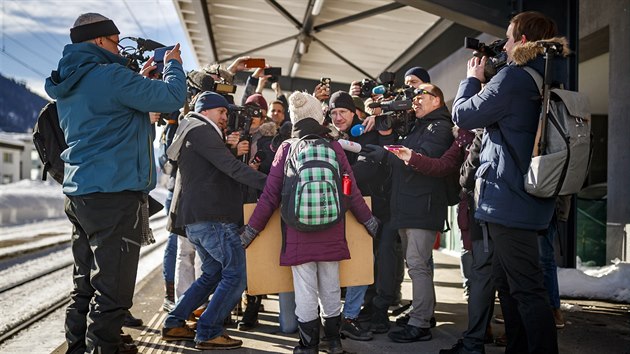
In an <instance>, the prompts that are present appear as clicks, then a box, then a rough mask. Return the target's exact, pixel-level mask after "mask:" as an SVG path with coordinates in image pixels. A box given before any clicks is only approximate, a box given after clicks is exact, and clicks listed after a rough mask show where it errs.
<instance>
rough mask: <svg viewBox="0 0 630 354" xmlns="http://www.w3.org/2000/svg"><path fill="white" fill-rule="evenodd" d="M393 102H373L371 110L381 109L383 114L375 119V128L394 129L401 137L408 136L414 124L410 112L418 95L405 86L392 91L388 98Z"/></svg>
mask: <svg viewBox="0 0 630 354" xmlns="http://www.w3.org/2000/svg"><path fill="white" fill-rule="evenodd" d="M392 95H393V97H394V99H393V100H390V101H384V102H372V103H370V104H369V105H368V107H370V108H380V109H381V110H382V112H383V114H381V115H378V116H376V117H374V118H375V119H374V128H376V130H380V131H383V130H389V129H393V130H394V131H395V132H396V134H398V135H399V136H406V135H407V134H409V131H410V129H411V127H412V125H413V123H414V120H415V119H413V118H414V117H413V115H410V114H409V113H408V111H409V110H410V109H411V108H412V101H411V100H412V99H413V97H414V96H415V95H416V90H415V89H414V88H413V87H411V86H403V87H401V88H398V89H390V90H389V96H388V97H392Z"/></svg>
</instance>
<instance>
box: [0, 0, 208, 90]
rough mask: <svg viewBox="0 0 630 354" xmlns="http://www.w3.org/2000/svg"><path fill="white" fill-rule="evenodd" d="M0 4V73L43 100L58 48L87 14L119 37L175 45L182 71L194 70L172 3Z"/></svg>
mask: <svg viewBox="0 0 630 354" xmlns="http://www.w3.org/2000/svg"><path fill="white" fill-rule="evenodd" d="M0 4H1V5H0V6H1V9H0V11H2V12H1V15H0V73H2V75H4V76H6V77H10V78H13V79H16V80H17V81H22V82H25V83H26V84H27V86H28V87H29V88H30V89H31V90H32V91H34V92H36V93H39V94H40V95H42V96H44V97H45V98H47V99H49V98H48V96H47V95H46V93H45V92H44V80H45V79H46V77H48V76H50V72H51V71H52V70H54V69H56V68H57V63H58V61H59V59H60V58H61V53H62V52H63V46H64V45H65V44H68V43H70V27H72V24H73V23H74V20H75V19H76V18H77V17H78V16H79V15H80V14H82V13H86V12H97V13H100V14H102V15H104V16H106V17H109V18H111V19H112V20H114V23H116V26H117V27H118V29H119V30H120V32H121V34H120V37H121V38H122V37H126V36H130V37H141V38H150V39H153V40H155V41H158V42H160V43H162V44H165V45H171V44H175V43H178V42H179V43H181V47H182V58H183V60H184V68H185V69H186V70H191V69H193V68H194V67H195V66H196V63H195V62H194V59H193V58H194V57H193V55H192V52H191V50H190V47H189V45H188V40H187V39H186V35H185V34H184V32H183V29H182V25H181V24H180V21H179V16H178V15H177V12H176V11H175V6H174V4H173V0H100V1H95V0H59V1H40V0H0ZM125 43H127V44H132V43H133V42H130V41H127V42H125ZM148 54H151V53H150V52H149V53H148Z"/></svg>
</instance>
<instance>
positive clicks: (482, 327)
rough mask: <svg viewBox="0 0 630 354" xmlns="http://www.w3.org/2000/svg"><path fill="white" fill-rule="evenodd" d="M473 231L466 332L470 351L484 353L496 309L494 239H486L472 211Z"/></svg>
mask: <svg viewBox="0 0 630 354" xmlns="http://www.w3.org/2000/svg"><path fill="white" fill-rule="evenodd" d="M469 218H470V220H469V227H470V228H469V232H470V235H471V239H472V258H473V264H472V269H471V270H470V276H469V277H468V280H469V281H470V293H469V296H468V328H467V329H466V331H465V332H464V349H465V350H466V353H483V352H484V339H485V336H486V330H487V328H488V324H489V323H490V318H491V317H492V313H493V310H494V294H495V293H496V290H495V288H494V283H493V281H492V257H493V255H494V243H493V242H492V240H491V239H488V240H487V243H486V242H485V241H484V240H483V232H482V229H481V227H480V225H479V224H478V223H477V220H475V217H474V213H473V212H470V213H469Z"/></svg>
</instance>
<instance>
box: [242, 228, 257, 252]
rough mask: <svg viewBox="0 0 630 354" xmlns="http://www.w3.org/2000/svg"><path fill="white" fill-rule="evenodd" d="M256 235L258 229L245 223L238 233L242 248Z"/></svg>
mask: <svg viewBox="0 0 630 354" xmlns="http://www.w3.org/2000/svg"><path fill="white" fill-rule="evenodd" d="M256 236H258V231H256V229H254V228H253V227H251V226H249V225H245V226H244V227H243V230H242V231H241V232H240V235H239V237H240V238H241V245H242V246H243V248H247V247H248V246H249V244H250V243H252V241H254V239H255V238H256Z"/></svg>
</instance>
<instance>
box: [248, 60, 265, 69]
mask: <svg viewBox="0 0 630 354" xmlns="http://www.w3.org/2000/svg"><path fill="white" fill-rule="evenodd" d="M243 64H245V68H247V69H249V68H264V67H265V59H264V58H249V59H245V60H244V61H243Z"/></svg>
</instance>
